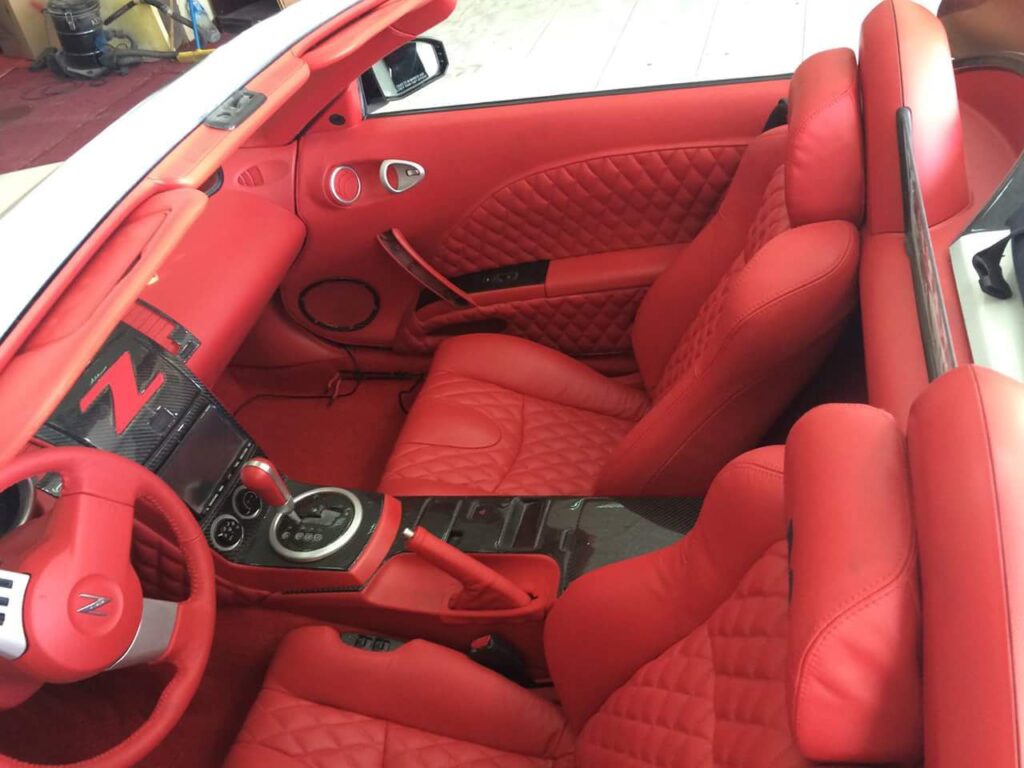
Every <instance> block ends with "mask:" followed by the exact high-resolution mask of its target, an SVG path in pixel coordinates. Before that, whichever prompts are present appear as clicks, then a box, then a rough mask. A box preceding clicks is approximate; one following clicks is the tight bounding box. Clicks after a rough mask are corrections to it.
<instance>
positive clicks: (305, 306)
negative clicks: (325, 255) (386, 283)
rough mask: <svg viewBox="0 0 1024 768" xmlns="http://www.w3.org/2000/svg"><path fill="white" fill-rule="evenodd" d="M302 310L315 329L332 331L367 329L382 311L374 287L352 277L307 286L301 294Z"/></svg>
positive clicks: (322, 281) (331, 278)
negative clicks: (316, 327)
mask: <svg viewBox="0 0 1024 768" xmlns="http://www.w3.org/2000/svg"><path fill="white" fill-rule="evenodd" d="M299 308H300V309H301V310H302V314H303V315H305V316H306V319H307V320H309V321H310V322H311V323H313V324H314V325H318V326H320V327H321V328H326V329H328V330H331V331H358V330H359V329H360V328H365V327H366V326H368V325H369V324H370V323H371V322H373V319H374V318H375V317H376V316H377V312H378V311H379V310H380V296H379V294H378V293H377V291H376V290H374V288H373V286H372V285H370V284H369V283H364V282H363V281H362V280H356V279H354V278H350V277H330V278H327V279H325V280H319V281H317V282H315V283H313V284H312V285H309V286H307V287H306V288H304V289H303V290H302V293H300V294H299Z"/></svg>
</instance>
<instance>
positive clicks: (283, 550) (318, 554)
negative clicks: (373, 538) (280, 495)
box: [268, 487, 363, 563]
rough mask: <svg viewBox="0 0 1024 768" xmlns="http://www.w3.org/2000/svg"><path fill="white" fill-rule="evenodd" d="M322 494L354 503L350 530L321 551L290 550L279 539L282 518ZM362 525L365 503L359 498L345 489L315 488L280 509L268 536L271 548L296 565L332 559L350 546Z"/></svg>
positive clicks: (272, 522) (271, 523) (271, 524)
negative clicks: (332, 556) (341, 497)
mask: <svg viewBox="0 0 1024 768" xmlns="http://www.w3.org/2000/svg"><path fill="white" fill-rule="evenodd" d="M322 493H338V494H341V495H342V496H345V497H347V498H348V500H349V501H351V502H352V507H353V509H354V512H353V514H352V522H351V523H350V524H349V527H348V530H347V531H345V532H344V533H343V534H341V536H339V537H338V538H336V539H335V540H334V541H332V542H331V543H330V544H328V545H327V546H324V547H320V549H313V550H310V551H309V552H295V551H294V550H291V549H288V548H287V547H285V546H284V545H283V544H282V543H281V542H280V541H279V540H278V538H277V526H278V524H279V523H280V522H281V518H283V517H284V516H285V515H286V514H288V513H289V512H291V511H292V509H294V506H295V504H298V503H299V502H300V501H302V500H303V499H308V498H309V497H310V496H319V495H320V494H322ZM362 524H363V502H361V501H360V500H359V497H358V496H356V495H355V494H354V493H352V492H351V491H346V490H345V489H344V488H333V487H325V488H314V489H313V490H311V491H305V492H304V493H300V494H299V495H298V496H296V497H295V499H294V500H293V503H292V506H290V507H289V506H285V507H281V508H280V509H278V511H277V514H276V515H274V519H273V520H272V521H271V522H270V532H269V535H268V538H269V539H270V548H271V549H273V550H274V551H275V552H276V553H277V554H279V555H280V556H281V557H283V558H284V559H285V560H290V561H292V562H296V563H309V562H312V561H314V560H323V559H324V558H325V557H330V556H331V555H333V554H334V553H335V552H337V551H338V550H339V549H341V548H342V547H344V546H345V545H346V544H348V543H349V542H350V541H351V540H352V537H353V536H355V535H356V533H357V532H358V531H359V528H360V526H361V525H362Z"/></svg>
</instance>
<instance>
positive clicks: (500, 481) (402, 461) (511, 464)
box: [382, 370, 634, 495]
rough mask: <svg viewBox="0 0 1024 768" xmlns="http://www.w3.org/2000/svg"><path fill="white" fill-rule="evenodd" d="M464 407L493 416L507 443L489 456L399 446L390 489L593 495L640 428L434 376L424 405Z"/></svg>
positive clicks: (443, 374)
mask: <svg viewBox="0 0 1024 768" xmlns="http://www.w3.org/2000/svg"><path fill="white" fill-rule="evenodd" d="M430 400H442V401H448V402H451V403H457V404H458V405H460V406H462V407H468V408H472V409H473V410H475V411H477V412H479V413H481V414H483V415H485V416H487V417H488V418H489V419H490V420H491V421H493V422H494V423H495V424H496V425H497V426H498V428H499V429H500V431H501V440H499V442H498V443H497V444H496V445H494V446H492V447H491V448H487V449H482V450H481V449H476V448H474V449H466V448H457V447H451V446H439V445H426V444H422V443H413V442H406V441H399V443H398V444H397V445H396V446H395V449H394V452H393V453H392V455H391V459H390V460H389V462H388V466H387V469H386V470H385V473H384V480H383V481H382V484H383V485H385V486H386V485H387V484H388V483H391V482H394V481H398V480H443V481H445V482H449V483H453V484H456V485H462V486H466V487H469V488H473V489H475V490H478V491H482V492H487V493H498V494H522V495H531V494H544V493H547V492H548V491H549V490H550V489H551V488H553V487H557V488H579V489H580V491H581V492H588V490H587V489H590V488H592V486H593V484H594V481H595V479H596V478H597V474H598V472H599V471H600V469H601V467H603V466H604V464H605V463H606V462H607V460H608V458H609V457H610V456H611V453H612V451H613V450H614V448H615V446H616V445H617V444H618V442H619V441H620V440H621V439H622V438H623V437H625V435H626V433H627V432H628V431H629V430H630V429H631V428H632V427H633V424H634V422H632V421H630V420H628V419H619V418H615V417H613V416H605V415H603V414H599V413H593V412H591V411H585V410H582V409H580V408H573V407H571V406H566V405H561V404H558V403H552V402H549V401H546V400H539V399H535V398H530V397H527V396H524V395H522V394H520V393H518V392H513V391H512V390H509V389H505V388H504V387H500V386H497V385H495V384H491V383H489V382H482V381H477V380H475V379H471V378H468V377H466V376H463V375H461V374H457V373H453V372H451V371H445V370H434V371H432V372H431V375H430V376H429V377H428V378H427V383H426V384H425V385H424V389H423V391H422V392H421V393H420V395H419V397H418V398H417V407H418V408H429V407H430V403H429V402H428V401H430Z"/></svg>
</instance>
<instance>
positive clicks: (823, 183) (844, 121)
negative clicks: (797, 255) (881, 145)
mask: <svg viewBox="0 0 1024 768" xmlns="http://www.w3.org/2000/svg"><path fill="white" fill-rule="evenodd" d="M789 101H790V111H789V144H788V146H787V148H786V207H787V209H788V210H789V218H790V221H791V222H792V224H793V226H795V227H799V226H800V225H802V224H812V223H814V222H816V221H829V220H832V219H838V220H841V221H852V222H854V223H855V224H856V223H860V221H861V219H862V218H864V148H863V141H862V137H861V132H860V93H859V89H858V87H857V64H856V62H855V61H854V60H853V54H852V52H851V51H848V50H846V49H843V50H835V51H824V52H822V53H818V54H816V55H814V56H811V57H810V58H809V59H808V60H807V61H806V62H804V64H803V65H801V66H800V67H799V68H798V69H797V71H796V72H795V73H794V74H793V81H792V83H790V86H789Z"/></svg>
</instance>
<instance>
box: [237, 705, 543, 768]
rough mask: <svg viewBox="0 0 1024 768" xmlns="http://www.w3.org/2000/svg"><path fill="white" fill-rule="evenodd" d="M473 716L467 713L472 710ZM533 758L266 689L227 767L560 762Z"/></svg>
mask: <svg viewBox="0 0 1024 768" xmlns="http://www.w3.org/2000/svg"><path fill="white" fill-rule="evenodd" d="M467 714H468V713H467ZM559 765H560V763H559V762H558V761H557V760H556V759H554V758H550V759H549V758H540V757H531V756H528V755H517V754H515V753H512V752H503V751H501V750H497V749H492V748H490V747H485V746H481V745H480V744H473V743H471V742H468V741H460V740H459V739H453V738H451V737H448V736H439V735H438V734H435V733H429V732H427V731H422V730H419V729H416V728H408V727H406V726H402V725H398V724H396V723H392V722H388V721H387V720H379V719H376V718H372V717H367V716H365V715H360V714H356V713H355V712H346V711H344V710H340V709H335V708H333V707H328V706H324V705H323V704H316V703H313V702H310V701H305V700H304V699H300V698H298V697H296V696H292V695H291V694H288V693H285V692H284V691H278V690H274V689H272V688H266V689H264V690H263V691H262V692H261V693H260V696H259V698H258V699H257V700H256V703H255V704H254V705H253V708H252V710H251V712H250V713H249V718H248V720H247V721H246V723H245V727H244V728H243V729H242V732H241V733H240V734H239V737H238V741H237V742H236V743H235V747H234V749H233V750H232V752H231V756H230V757H229V759H228V761H227V763H226V766H227V768H242V767H243V766H246V767H247V768H252V767H253V766H262V767H263V768H433V767H434V766H437V767H438V768H440V767H441V766H443V767H444V768H485V767H486V768H556V767H557V766H559Z"/></svg>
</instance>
